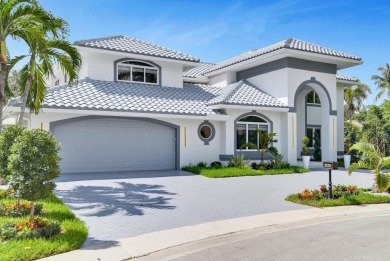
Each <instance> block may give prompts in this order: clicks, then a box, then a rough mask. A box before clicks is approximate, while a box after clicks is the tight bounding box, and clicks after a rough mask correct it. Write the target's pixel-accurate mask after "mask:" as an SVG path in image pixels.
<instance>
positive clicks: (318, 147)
mask: <svg viewBox="0 0 390 261" xmlns="http://www.w3.org/2000/svg"><path fill="white" fill-rule="evenodd" d="M313 156H314V160H316V161H321V141H320V138H319V137H318V133H317V132H314V154H313Z"/></svg>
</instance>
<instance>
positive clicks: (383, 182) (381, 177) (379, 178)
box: [375, 172, 390, 192]
mask: <svg viewBox="0 0 390 261" xmlns="http://www.w3.org/2000/svg"><path fill="white" fill-rule="evenodd" d="M375 184H376V186H377V188H378V191H379V192H383V191H385V190H386V189H387V188H388V187H389V184H390V179H389V175H388V174H386V173H382V172H379V173H377V174H376V175H375Z"/></svg>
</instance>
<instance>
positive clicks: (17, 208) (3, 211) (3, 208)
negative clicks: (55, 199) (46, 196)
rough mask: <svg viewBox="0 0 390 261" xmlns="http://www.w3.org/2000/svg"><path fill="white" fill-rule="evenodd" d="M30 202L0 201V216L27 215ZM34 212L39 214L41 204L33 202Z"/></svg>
mask: <svg viewBox="0 0 390 261" xmlns="http://www.w3.org/2000/svg"><path fill="white" fill-rule="evenodd" d="M30 210H31V204H30V203H29V202H27V201H20V202H19V204H18V203H16V202H7V203H1V202H0V216H6V217H21V216H27V215H28V214H29V213H30ZM34 212H35V214H36V215H40V214H41V212H42V204H35V206H34Z"/></svg>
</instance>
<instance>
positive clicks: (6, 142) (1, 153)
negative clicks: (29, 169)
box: [0, 125, 25, 179]
mask: <svg viewBox="0 0 390 261" xmlns="http://www.w3.org/2000/svg"><path fill="white" fill-rule="evenodd" d="M24 129H25V128H23V127H21V126H19V125H11V126H7V127H5V128H4V129H3V132H2V133H1V134H0V178H4V179H7V178H8V177H9V176H10V174H11V173H10V172H9V170H8V168H7V166H8V158H9V155H10V154H11V147H12V145H13V144H14V142H15V140H16V138H17V137H19V136H20V135H21V134H22V132H23V131H24Z"/></svg>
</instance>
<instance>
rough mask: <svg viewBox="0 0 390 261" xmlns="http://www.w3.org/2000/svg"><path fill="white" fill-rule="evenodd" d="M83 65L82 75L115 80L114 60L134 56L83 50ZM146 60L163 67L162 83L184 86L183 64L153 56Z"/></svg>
mask: <svg viewBox="0 0 390 261" xmlns="http://www.w3.org/2000/svg"><path fill="white" fill-rule="evenodd" d="M81 55H82V57H83V65H82V68H81V71H80V77H81V78H84V77H89V78H91V79H94V80H101V81H113V80H114V78H115V76H114V61H116V60H118V59H122V58H129V59H135V60H140V59H139V58H134V57H132V56H130V55H128V54H124V55H123V56H121V55H117V54H105V53H94V52H86V51H82V52H81ZM145 61H151V62H154V63H156V64H158V65H159V66H160V67H161V84H162V85H163V86H167V87H179V88H181V87H183V65H181V64H179V63H170V62H162V61H156V60H153V57H145Z"/></svg>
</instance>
